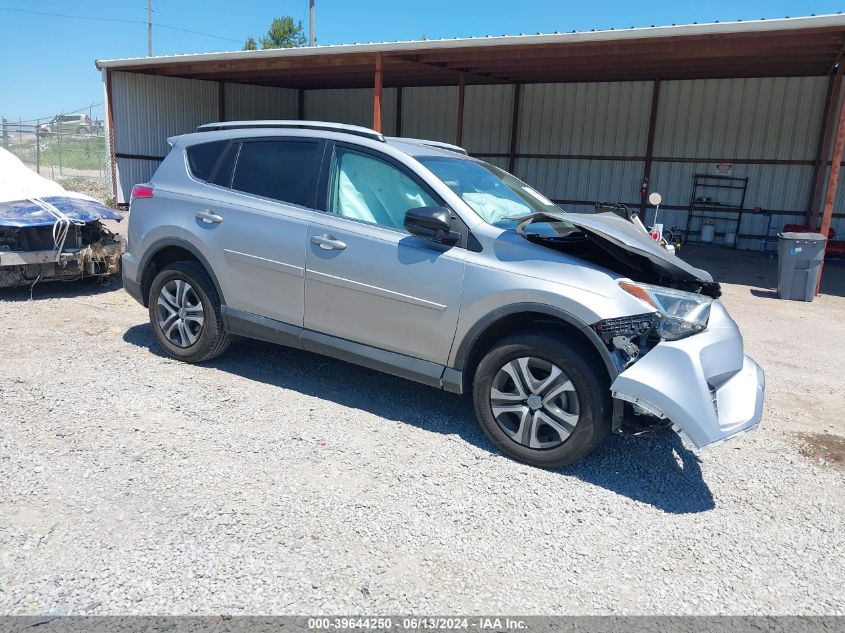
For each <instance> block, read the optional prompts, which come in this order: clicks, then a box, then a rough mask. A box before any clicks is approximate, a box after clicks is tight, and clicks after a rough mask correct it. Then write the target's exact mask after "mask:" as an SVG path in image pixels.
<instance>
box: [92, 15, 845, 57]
mask: <svg viewBox="0 0 845 633" xmlns="http://www.w3.org/2000/svg"><path fill="white" fill-rule="evenodd" d="M843 26H845V15H843V14H842V13H835V14H827V15H818V16H816V15H810V16H801V17H785V18H775V19H768V20H767V19H760V20H745V21H743V20H736V21H729V22H708V23H702V24H698V23H693V24H683V25H674V24H673V25H670V26H653V25H652V26H649V27H630V28H627V29H613V28H611V29H603V30H596V29H592V30H590V31H571V32H568V33H558V32H555V33H537V34H535V35H522V34H521V35H501V36H492V35H486V36H483V37H465V38H441V39H434V40H404V41H396V42H369V43H355V44H332V45H317V46H307V47H301V48H279V49H266V50H255V51H221V52H215V53H190V54H178V55H161V56H156V57H127V58H117V59H105V60H97V61H96V62H95V63H96V66H97V68H115V69H125V68H131V67H133V66H154V65H157V64H172V63H174V62H203V61H223V60H248V59H266V58H276V57H281V58H296V57H319V56H325V55H342V54H358V53H388V52H410V51H425V50H436V49H445V48H482V47H494V46H519V45H532V44H565V43H576V42H600V41H614V40H633V39H647V38H663V37H689V36H696V35H719V34H731V33H763V32H770V31H780V30H794V29H814V28H824V27H843Z"/></svg>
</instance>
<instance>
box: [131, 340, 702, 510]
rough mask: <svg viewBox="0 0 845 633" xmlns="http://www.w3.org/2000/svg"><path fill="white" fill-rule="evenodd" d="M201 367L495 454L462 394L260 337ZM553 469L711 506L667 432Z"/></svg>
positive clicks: (616, 488)
mask: <svg viewBox="0 0 845 633" xmlns="http://www.w3.org/2000/svg"><path fill="white" fill-rule="evenodd" d="M123 340H124V341H126V342H127V343H130V344H132V345H136V346H138V347H144V348H147V349H149V350H150V351H151V352H152V353H153V354H156V355H158V356H162V357H163V356H164V353H163V352H162V350H161V348H160V347H159V346H158V344H157V343H156V342H155V339H154V337H153V333H152V328H151V327H150V325H149V324H142V325H135V326H133V327H131V328H129V329H128V330H127V331H126V332H125V334H124V335H123ZM206 364H207V365H208V366H210V367H214V368H215V369H218V370H220V371H224V372H227V373H230V374H234V375H236V376H240V377H242V378H246V379H249V380H255V381H257V382H262V383H265V384H270V385H275V386H278V387H283V388H285V389H292V390H295V391H298V392H300V393H303V394H307V395H309V396H314V397H317V398H322V399H324V400H330V401H332V402H335V403H337V404H340V405H343V406H346V407H351V408H356V409H362V410H364V411H368V412H369V413H372V414H374V415H377V416H380V417H383V418H385V419H388V420H395V421H397V422H401V423H403V424H411V425H414V426H416V427H418V428H421V429H425V430H427V431H433V432H436V433H443V434H447V435H454V434H457V435H458V436H459V437H460V438H461V439H462V440H464V441H465V442H467V443H469V444H471V445H473V446H476V447H478V448H480V449H481V450H483V451H486V452H488V453H497V454H498V449H496V447H495V446H493V444H491V443H490V441H489V440H488V439H487V437H486V436H485V435H484V433H483V431H482V430H481V428H480V427H479V426H478V424H477V423H476V421H475V414H474V412H473V407H472V402H471V400H470V398H468V397H464V396H457V395H454V394H450V393H446V392H444V391H439V390H437V389H434V388H430V387H425V386H422V385H418V384H416V383H413V382H411V381H408V380H402V379H400V378H396V377H394V376H389V375H387V374H382V373H379V372H376V371H372V370H369V369H365V368H362V367H358V366H355V365H350V364H348V363H344V362H342V361H339V360H335V359H332V358H328V357H325V356H320V355H318V354H313V353H310V352H305V351H302V350H296V349H291V348H287V347H281V346H278V345H272V344H270V343H263V342H260V341H251V340H240V341H236V342H234V343H233V344H232V346H231V347H230V348H229V350H228V351H227V352H226V354H224V355H223V356H221V357H220V358H217V359H215V360H213V361H210V362H208V363H206ZM556 472H558V473H559V474H561V475H564V476H569V477H577V478H578V479H581V480H582V481H585V482H587V483H591V484H594V485H597V486H601V487H602V488H606V489H608V490H611V491H613V492H615V493H617V494H619V495H622V496H625V497H629V498H631V499H634V500H636V501H640V502H642V503H646V504H649V505H652V506H654V507H656V508H658V509H660V510H663V511H664V512H668V513H675V514H686V513H695V512H704V511H706V510H710V509H712V508H713V507H714V502H713V495H712V494H711V492H710V489H709V488H708V486H707V483H706V482H705V481H704V480H703V478H702V473H701V468H700V466H699V461H698V459H697V458H696V457H695V455H694V454H693V453H691V452H689V451H688V450H686V449H685V448H684V446H683V444H682V443H681V441H680V438H679V437H678V436H677V435H676V434H675V433H673V432H671V431H669V432H663V433H658V434H655V435H653V436H651V437H647V438H632V437H624V436H618V435H613V436H611V437H609V438H608V440H607V441H606V442H605V443H604V444H603V445H602V446H601V447H599V449H598V450H597V451H595V452H594V453H593V454H592V455H590V456H589V457H587V458H585V459H584V460H582V461H580V462H578V463H577V464H575V465H573V466H569V467H566V468H561V469H558V470H557V471H556Z"/></svg>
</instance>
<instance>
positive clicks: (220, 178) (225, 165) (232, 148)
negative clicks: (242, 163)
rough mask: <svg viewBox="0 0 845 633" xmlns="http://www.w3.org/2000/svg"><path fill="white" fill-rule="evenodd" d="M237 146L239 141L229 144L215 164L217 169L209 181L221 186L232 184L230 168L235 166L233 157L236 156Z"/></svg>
mask: <svg viewBox="0 0 845 633" xmlns="http://www.w3.org/2000/svg"><path fill="white" fill-rule="evenodd" d="M239 147H240V143H232V144H231V145H229V147H228V148H227V149H226V151H225V152H224V153H223V157H222V158H221V159H220V164H219V165H218V166H217V171H215V172H214V177H213V178H212V179H211V180H210V181H209V182H211V183H212V184H215V185H220V186H221V187H231V186H232V169H233V168H234V167H235V158H237V156H238V148H239Z"/></svg>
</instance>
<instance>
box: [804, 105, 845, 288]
mask: <svg viewBox="0 0 845 633" xmlns="http://www.w3.org/2000/svg"><path fill="white" fill-rule="evenodd" d="M843 149H845V104H841V105H840V106H839V123H838V125H837V127H836V144H835V145H834V146H833V164H832V165H831V166H830V178H829V179H828V181H827V195H826V196H825V201H824V213H823V214H822V227H821V231H820V232H821V234H822V235H824V236H825V237H827V232H828V231H829V230H830V222H831V219H832V217H833V203H834V202H835V201H836V192H837V190H838V189H839V169H840V167H841V166H842V150H843ZM810 228H811V230H812V228H813V227H812V226H811V227H810ZM823 271H824V260H822V263H821V266H820V269H819V283H818V285H817V286H816V294H818V292H819V288H820V287H821V284H822V272H823Z"/></svg>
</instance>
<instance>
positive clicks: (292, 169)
mask: <svg viewBox="0 0 845 633" xmlns="http://www.w3.org/2000/svg"><path fill="white" fill-rule="evenodd" d="M320 150H321V144H320V143H319V142H315V141H287V140H273V141H251V142H244V143H242V144H241V151H240V154H239V155H238V164H237V166H236V167H235V177H234V179H233V180H232V189H237V190H238V191H243V192H246V193H252V194H255V195H257V196H263V197H265V198H273V199H274V200H279V201H281V202H289V203H291V204H298V205H300V206H303V207H308V208H314V206H315V204H316V201H317V175H318V172H319V171H320V158H321V157H322V154H321V151H320Z"/></svg>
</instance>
